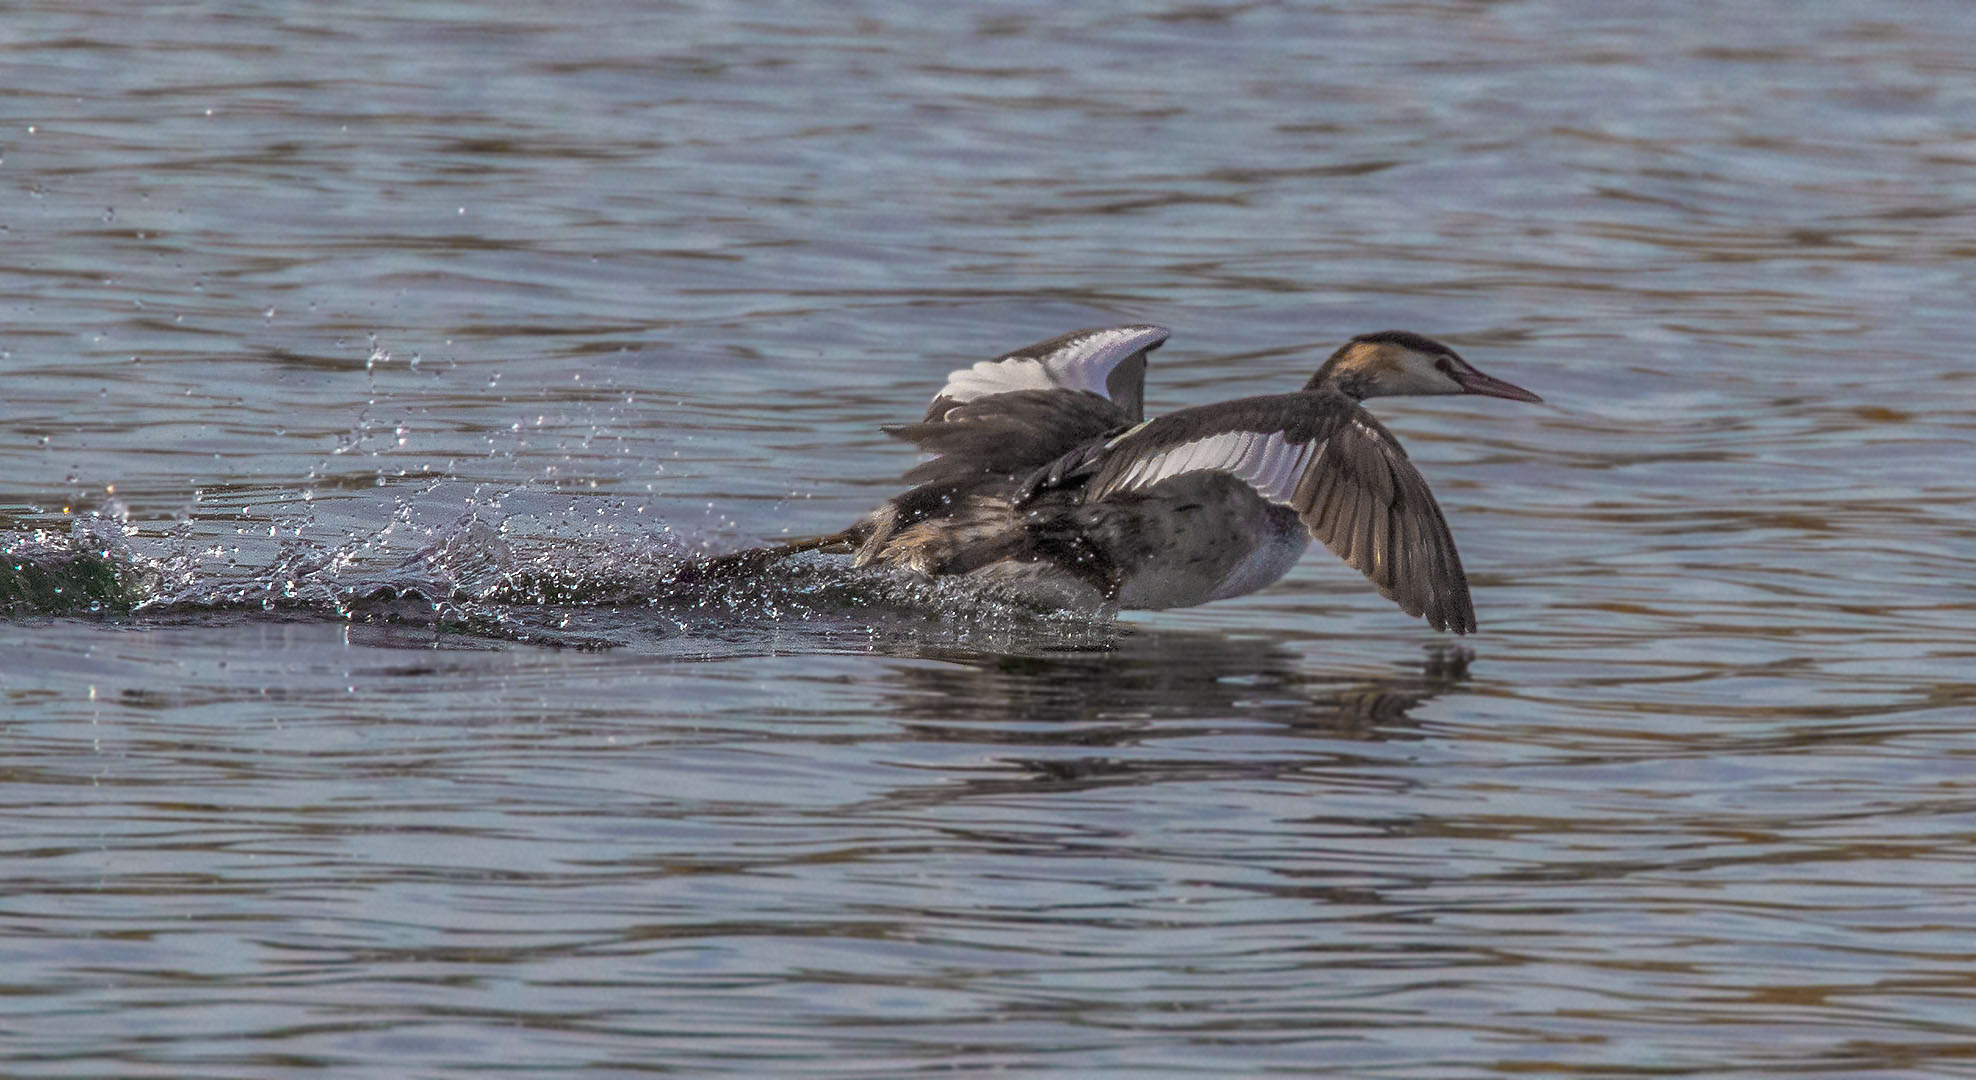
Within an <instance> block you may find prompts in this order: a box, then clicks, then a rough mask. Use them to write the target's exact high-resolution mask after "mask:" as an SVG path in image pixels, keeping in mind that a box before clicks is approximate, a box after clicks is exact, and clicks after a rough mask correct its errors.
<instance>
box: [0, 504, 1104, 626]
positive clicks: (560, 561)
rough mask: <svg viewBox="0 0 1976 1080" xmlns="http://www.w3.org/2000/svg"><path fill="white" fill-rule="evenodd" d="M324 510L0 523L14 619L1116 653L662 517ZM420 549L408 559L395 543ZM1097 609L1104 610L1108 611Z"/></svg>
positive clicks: (809, 556)
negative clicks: (325, 517)
mask: <svg viewBox="0 0 1976 1080" xmlns="http://www.w3.org/2000/svg"><path fill="white" fill-rule="evenodd" d="M316 506H317V503H316V502H314V501H313V500H304V501H303V502H302V504H301V508H300V509H299V510H297V511H295V513H294V514H293V516H292V517H290V518H287V519H283V520H280V521H276V522H273V523H271V524H269V525H268V526H267V527H266V528H265V529H262V528H261V527H260V526H259V525H258V524H257V525H254V526H252V527H245V526H243V527H239V528H237V529H236V532H237V533H239V534H242V535H251V536H253V537H257V538H261V539H262V540H263V541H264V542H263V544H262V545H261V546H260V547H259V548H255V547H252V546H247V547H244V548H243V547H242V546H241V545H235V546H233V547H228V546H227V544H225V543H216V542H214V538H213V536H212V535H211V533H212V530H211V529H210V528H207V529H204V530H201V529H199V528H196V527H195V525H194V523H193V522H184V523H180V524H179V525H178V526H176V527H174V528H171V529H167V530H165V531H163V532H162V533H147V532H146V531H145V530H143V529H141V528H138V527H135V526H133V525H132V524H131V523H129V522H128V521H127V520H125V519H124V518H123V517H121V516H119V515H116V514H111V513H100V512H99V513H94V514H89V515H86V516H84V517H82V518H80V519H78V520H76V521H74V522H73V524H72V525H71V526H70V528H69V530H68V531H67V532H61V531H59V530H56V529H52V528H40V529H32V530H22V531H16V532H0V553H4V555H5V561H4V563H0V616H3V617H7V618H15V619H20V618H32V617H58V616H73V615H80V614H88V615H95V616H99V617H106V618H115V619H120V620H126V621H130V622H134V623H147V622H149V623H160V622H188V621H224V620H233V619H242V618H267V617H272V618H285V619H323V620H340V621H345V622H348V623H351V624H352V625H354V626H364V627H389V628H393V629H394V630H396V631H398V632H400V633H401V637H400V639H399V640H400V641H401V642H402V632H404V631H408V630H415V631H421V632H424V633H427V634H429V635H430V640H431V643H432V644H435V645H440V644H464V642H460V641H457V640H452V639H455V638H458V637H461V636H464V637H467V638H480V639H496V640H505V641H515V642H526V643H531V644H543V645H554V646H562V647H577V648H611V647H633V648H640V649H646V650H650V651H655V652H662V653H667V654H675V655H702V656H707V657H714V656H733V655H745V654H749V653H756V652H787V651H814V652H841V651H856V652H865V651H874V650H883V651H892V650H894V649H895V648H896V647H898V646H899V645H900V644H901V643H902V642H910V643H913V644H914V645H915V646H925V647H951V646H957V645H969V644H974V645H989V644H992V645H994V646H995V647H997V648H1016V649H1024V648H1027V649H1032V650H1040V651H1057V650H1062V649H1065V648H1071V649H1075V648H1092V647H1096V648H1103V647H1107V646H1108V645H1109V643H1110V642H1111V640H1112V639H1113V637H1114V636H1115V633H1116V632H1115V631H1114V630H1113V628H1112V625H1111V622H1110V619H1109V617H1108V616H1109V614H1110V613H1109V612H1108V611H1090V610H1084V611H1066V610H1062V609H1059V608H1054V607H1049V606H1043V605H1039V604H1038V603H1037V601H1035V600H1034V599H1033V598H1028V597H1024V596H1022V595H1019V594H1013V593H1010V592H1007V591H1003V590H997V589H994V588H991V587H985V586H981V585H977V584H974V583H971V582H966V581H961V580H954V579H938V580H932V579H926V578H920V577H917V576H913V575H908V574H902V573H898V572H895V571H889V570H877V569H855V568H852V567H851V566H850V565H849V563H848V560H846V559H844V558H842V557H837V556H829V555H819V554H815V553H803V554H798V555H790V556H782V555H776V554H772V553H768V552H766V551H764V552H763V553H761V554H760V555H759V556H746V555H744V556H742V557H740V558H736V557H735V556H734V554H732V553H729V554H725V555H715V554H712V553H710V551H709V550H708V545H707V544H706V543H704V542H696V541H694V540H691V539H688V538H685V537H682V536H681V535H679V534H678V533H675V532H673V531H671V530H669V529H667V528H665V527H663V526H661V527H659V528H657V529H653V528H651V527H644V526H641V527H638V528H631V527H627V526H626V525H624V524H621V523H618V522H615V521H612V522H605V523H600V524H592V525H587V526H579V525H573V524H571V523H570V522H569V521H568V520H567V519H564V520H561V521H553V520H552V521H550V522H548V523H547V524H545V523H544V519H543V518H542V517H540V516H538V515H534V514H529V513H519V512H510V511H508V510H507V509H505V508H504V499H503V498H501V497H493V498H483V499H473V500H468V506H467V508H466V509H465V510H464V511H463V512H460V513H458V515H457V516H456V517H454V518H453V519H452V520H450V521H448V522H444V523H442V524H439V525H432V526H424V525H420V524H418V519H419V517H420V515H421V513H422V512H424V511H427V510H429V507H422V506H419V505H417V504H415V502H414V501H413V500H409V499H401V500H400V501H399V502H398V503H397V506H396V510H395V511H394V513H393V514H392V516H391V520H390V521H389V523H388V524H387V525H386V526H385V527H384V528H382V529H380V530H377V531H376V532H374V533H372V532H351V533H349V534H347V535H342V536H338V537H331V538H328V539H322V538H318V537H319V534H321V532H322V530H321V529H320V528H310V527H309V526H310V525H311V524H313V521H314V519H313V514H314V512H315V508H316ZM406 536H413V537H416V538H417V539H418V540H419V541H420V542H419V544H418V546H417V547H416V548H415V549H414V550H412V551H411V553H410V554H407V555H401V556H398V557H396V558H395V561H391V560H389V559H387V558H386V556H388V555H389V554H390V553H391V552H392V551H393V550H394V546H393V544H392V543H391V541H392V540H393V539H394V538H395V539H397V540H398V541H399V543H400V546H398V547H397V548H396V549H395V550H399V551H402V550H403V548H402V539H403V538H404V537H406ZM1094 616H1095V617H1094Z"/></svg>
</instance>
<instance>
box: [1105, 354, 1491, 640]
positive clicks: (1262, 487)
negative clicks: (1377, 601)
mask: <svg viewBox="0 0 1976 1080" xmlns="http://www.w3.org/2000/svg"><path fill="white" fill-rule="evenodd" d="M1203 470H1210V471H1215V472H1220V473H1224V474H1227V475H1229V476H1232V477H1234V478H1236V479H1238V480H1241V481H1242V482H1244V483H1246V484H1248V485H1249V486H1250V487H1251V488H1253V489H1254V490H1255V492H1256V494H1257V495H1259V496H1261V497H1262V498H1264V499H1267V500H1268V501H1270V502H1273V503H1277V504H1279V505H1282V506H1287V507H1290V508H1291V509H1293V510H1295V511H1296V512H1297V515H1298V516H1299V517H1300V518H1301V519H1302V520H1303V523H1304V526H1305V527H1306V528H1308V529H1309V530H1310V533H1311V536H1313V537H1314V538H1316V539H1318V540H1320V541H1322V542H1323V543H1324V546H1326V547H1328V548H1330V549H1331V550H1332V551H1333V552H1335V553H1336V554H1337V555H1338V557H1339V558H1341V559H1343V560H1345V562H1346V563H1348V564H1349V565H1351V566H1352V567H1353V568H1355V569H1357V570H1358V571H1359V572H1360V573H1362V574H1364V575H1365V576H1366V577H1367V578H1368V579H1370V580H1371V582H1372V583H1373V585H1374V586H1376V587H1377V588H1378V589H1379V593H1380V595H1382V596H1384V597H1386V598H1387V599H1389V600H1391V601H1393V602H1394V603H1396V604H1398V605H1399V606H1400V609H1401V610H1402V611H1405V612H1406V613H1407V614H1409V615H1420V616H1425V617H1426V619H1427V622H1428V623H1429V624H1430V625H1432V626H1433V627H1434V628H1435V629H1437V630H1452V631H1454V632H1455V633H1458V634H1465V633H1469V632H1471V631H1473V630H1474V629H1475V607H1474V604H1473V602H1472V601H1471V600H1470V598H1469V594H1468V578H1467V575H1465V574H1464V573H1463V572H1462V568H1461V556H1460V555H1458V554H1457V553H1456V551H1455V541H1454V536H1453V535H1452V534H1450V533H1449V531H1448V523H1447V520H1446V519H1445V518H1443V517H1442V516H1441V508H1440V507H1439V506H1438V505H1436V503H1435V502H1434V494H1433V492H1431V491H1429V490H1428V488H1427V481H1426V480H1425V479H1423V478H1422V477H1421V475H1420V471H1419V470H1418V469H1416V468H1414V466H1413V463H1412V462H1411V461H1409V460H1407V455H1406V451H1405V450H1403V449H1401V447H1400V444H1399V441H1398V440H1397V439H1395V438H1393V436H1392V434H1391V433H1389V432H1388V431H1387V430H1386V429H1385V428H1383V427H1381V426H1380V424H1379V422H1378V421H1377V420H1374V419H1373V418H1372V416H1371V414H1370V413H1367V412H1366V411H1365V410H1364V409H1363V408H1361V407H1359V405H1358V403H1357V402H1354V401H1352V400H1350V399H1349V398H1346V397H1344V396H1343V395H1339V394H1332V393H1321V392H1320V393H1300V394H1284V395H1280V396H1276V397H1262V398H1248V399H1245V400H1242V401H1231V402H1225V403H1223V404H1220V405H1209V406H1204V407H1202V408H1198V409H1186V410H1182V411H1181V412H1177V413H1173V414H1171V415H1169V416H1164V417H1160V418H1159V419H1157V420H1154V421H1151V422H1149V423H1147V424H1143V425H1141V426H1140V427H1138V428H1135V429H1133V430H1132V431H1129V432H1127V433H1125V434H1124V435H1121V436H1119V437H1117V438H1116V439H1114V440H1113V441H1112V443H1111V444H1110V445H1109V446H1107V447H1106V448H1105V450H1104V453H1103V456H1102V460H1101V461H1099V462H1097V463H1096V467H1095V472H1094V475H1093V476H1092V479H1091V481H1090V484H1089V485H1088V486H1087V487H1086V488H1085V496H1084V497H1085V499H1086V500H1087V501H1090V500H1096V499H1101V498H1103V497H1105V496H1106V495H1109V494H1112V493H1114V492H1123V491H1137V490H1144V489H1147V488H1150V487H1152V486H1153V485H1155V484H1158V483H1159V482H1160V481H1162V480H1165V479H1167V478H1169V477H1173V476H1179V475H1182V474H1184V473H1190V472H1199V471H1203Z"/></svg>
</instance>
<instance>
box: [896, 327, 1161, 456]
mask: <svg viewBox="0 0 1976 1080" xmlns="http://www.w3.org/2000/svg"><path fill="white" fill-rule="evenodd" d="M1166 338H1167V331H1166V330H1164V329H1162V328H1160V327H1157V326H1114V327H1110V328H1106V329H1097V330H1073V331H1071V332H1070V333H1068V334H1064V335H1061V336H1059V337H1054V338H1051V339H1050V340H1048V341H1044V342H1039V343H1037V344H1035V345H1031V346H1029V347H1027V348H1023V349H1017V350H1015V351H1014V352H1011V353H1008V354H1006V355H1003V356H1001V357H998V358H996V359H994V360H984V361H982V362H981V363H979V364H976V365H974V366H973V367H967V368H962V369H960V370H959V371H955V372H953V373H952V374H950V375H948V376H947V385H946V386H943V387H941V389H940V394H939V396H937V397H935V398H934V399H933V405H932V407H930V408H928V409H927V410H926V419H925V420H924V421H922V422H920V423H917V424H901V425H899V426H897V427H888V428H886V429H885V431H886V433H887V434H890V435H894V436H896V437H898V438H901V439H906V440H908V441H910V442H912V443H914V444H916V445H917V446H918V447H919V448H920V450H922V451H924V452H925V453H927V454H929V455H932V456H931V459H930V460H927V461H924V462H921V463H920V464H919V466H918V467H916V468H914V469H913V470H912V471H910V472H908V473H906V479H908V480H911V481H913V482H915V483H921V484H945V483H957V482H961V481H964V480H967V479H969V478H972V477H979V476H982V475H993V474H1007V475H1012V476H1013V475H1019V474H1022V473H1026V472H1029V471H1031V470H1033V469H1035V468H1036V467H1037V466H1039V465H1043V464H1046V463H1048V462H1050V461H1052V460H1054V459H1055V458H1057V457H1059V456H1060V455H1062V454H1064V453H1066V452H1068V451H1070V450H1072V449H1074V448H1076V447H1078V446H1082V445H1084V444H1086V443H1090V442H1093V441H1095V440H1100V439H1103V438H1105V437H1106V436H1107V435H1110V434H1112V433H1113V432H1115V431H1117V430H1118V429H1119V428H1122V427H1124V426H1126V425H1128V424H1131V423H1134V422H1136V421H1137V420H1138V419H1139V418H1140V416H1141V414H1142V412H1143V409H1144V398H1145V394H1144V388H1145V378H1146V354H1147V353H1149V352H1151V351H1152V350H1154V349H1157V348H1159V347H1160V344H1161V343H1162V342H1164V341H1165V340H1166Z"/></svg>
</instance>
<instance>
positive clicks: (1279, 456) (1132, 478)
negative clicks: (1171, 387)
mask: <svg viewBox="0 0 1976 1080" xmlns="http://www.w3.org/2000/svg"><path fill="white" fill-rule="evenodd" d="M1329 445H1330V442H1329V440H1323V441H1320V442H1316V443H1298V442H1291V441H1290V440H1289V439H1286V438H1284V437H1283V433H1282V432H1280V431H1272V432H1269V433H1267V434H1265V433H1263V432H1260V431H1226V432H1222V433H1221V434H1219V435H1210V436H1208V437H1206V438H1203V439H1195V440H1193V441H1192V442H1184V443H1181V444H1180V445H1179V446H1173V447H1168V448H1167V449H1165V450H1162V451H1160V452H1159V453H1157V454H1151V455H1148V456H1146V457H1143V458H1140V459H1138V460H1137V461H1134V462H1133V463H1132V464H1131V465H1130V466H1128V467H1127V468H1126V469H1125V471H1124V472H1121V473H1120V474H1119V475H1118V479H1116V480H1113V481H1112V482H1111V483H1109V484H1106V485H1105V487H1104V489H1103V490H1101V491H1093V492H1091V493H1090V494H1089V495H1088V496H1086V498H1088V499H1099V498H1103V497H1104V496H1106V495H1109V494H1111V493H1112V492H1114V491H1132V490H1134V489H1138V488H1147V487H1151V486H1153V485H1154V484H1157V483H1159V482H1160V481H1162V480H1166V479H1168V478H1171V477H1175V476H1181V475H1183V474H1186V473H1191V472H1222V473H1227V474H1228V475H1230V476H1233V477H1235V478H1236V479H1237V480H1240V481H1242V482H1243V483H1246V484H1248V485H1249V486H1250V487H1252V488H1255V489H1256V494H1258V495H1260V496H1262V497H1263V498H1265V499H1268V500H1269V501H1270V502H1273V503H1281V504H1283V505H1284V506H1289V505H1291V503H1290V497H1291V495H1293V494H1294V493H1295V492H1296V490H1297V483H1298V482H1299V481H1301V480H1302V479H1303V476H1304V472H1305V471H1306V470H1307V469H1308V468H1309V467H1311V466H1313V465H1315V464H1317V463H1318V462H1319V461H1320V460H1322V459H1323V457H1324V451H1325V448H1326V447H1327V446H1329Z"/></svg>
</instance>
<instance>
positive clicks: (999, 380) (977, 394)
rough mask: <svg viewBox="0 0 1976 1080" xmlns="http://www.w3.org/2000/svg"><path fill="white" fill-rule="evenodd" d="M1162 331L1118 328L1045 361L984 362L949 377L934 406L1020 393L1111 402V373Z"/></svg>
mask: <svg viewBox="0 0 1976 1080" xmlns="http://www.w3.org/2000/svg"><path fill="white" fill-rule="evenodd" d="M1166 337H1167V332H1166V331H1165V330H1162V329H1160V328H1159V327H1157V326H1114V327H1110V328H1107V329H1104V330H1093V331H1091V332H1090V333H1088V334H1083V335H1080V336H1078V337H1075V338H1072V339H1070V340H1069V341H1065V342H1063V343H1061V344H1059V345H1058V346H1057V347H1056V348H1055V349H1052V350H1051V351H1050V352H1048V353H1045V354H1044V355H1042V356H1015V357H1008V358H1003V359H999V360H983V361H981V362H980V363H978V364H975V365H974V366H973V367H965V368H961V369H959V370H957V371H953V372H950V373H949V374H948V375H947V385H945V386H943V387H941V388H940V392H939V393H938V394H936V395H934V400H935V401H938V400H940V399H942V398H944V399H946V400H949V401H952V402H955V403H957V404H958V403H961V402H967V401H973V400H975V399H976V398H984V397H993V396H994V395H996V394H1008V393H1013V392H1015V391H1017V390H1085V391H1089V392H1090V393H1093V394H1097V395H1098V396H1100V397H1104V398H1107V399H1110V398H1112V387H1111V386H1110V385H1109V383H1110V380H1111V375H1112V369H1114V368H1116V367H1118V365H1119V364H1121V363H1123V362H1125V361H1126V360H1129V359H1131V358H1132V356H1133V355H1134V354H1136V353H1139V352H1143V351H1144V350H1146V349H1149V348H1151V347H1153V346H1155V345H1158V344H1160V343H1161V342H1163V341H1165V340H1166Z"/></svg>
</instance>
